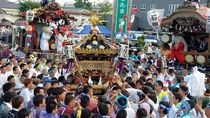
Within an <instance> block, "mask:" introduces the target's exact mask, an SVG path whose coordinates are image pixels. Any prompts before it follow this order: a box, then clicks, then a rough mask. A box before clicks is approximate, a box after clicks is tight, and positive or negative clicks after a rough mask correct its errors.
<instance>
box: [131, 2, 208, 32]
mask: <svg viewBox="0 0 210 118" xmlns="http://www.w3.org/2000/svg"><path fill="white" fill-rule="evenodd" d="M184 1H185V0H133V1H132V8H138V9H139V11H138V12H137V13H136V17H137V19H138V22H135V23H136V24H133V25H135V28H132V30H138V31H142V30H149V29H152V27H151V26H150V25H149V23H148V21H147V11H149V10H152V9H165V12H164V17H167V16H169V15H170V14H171V13H173V12H174V11H176V9H177V8H178V7H179V6H180V5H181V4H183V3H184ZM206 2H207V0H201V3H200V4H201V6H206Z"/></svg>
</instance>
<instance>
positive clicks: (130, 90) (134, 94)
mask: <svg viewBox="0 0 210 118" xmlns="http://www.w3.org/2000/svg"><path fill="white" fill-rule="evenodd" d="M126 90H127V91H128V93H129V95H130V98H131V99H132V100H134V101H135V102H136V103H138V101H139V96H138V95H137V92H142V91H141V90H138V89H134V88H127V89H126Z"/></svg>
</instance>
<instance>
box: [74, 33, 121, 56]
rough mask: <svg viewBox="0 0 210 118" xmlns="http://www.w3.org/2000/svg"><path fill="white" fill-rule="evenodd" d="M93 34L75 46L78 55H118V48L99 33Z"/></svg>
mask: <svg viewBox="0 0 210 118" xmlns="http://www.w3.org/2000/svg"><path fill="white" fill-rule="evenodd" d="M91 32H92V33H91V34H90V35H89V36H88V37H87V38H85V39H84V40H82V41H81V42H79V43H78V44H76V45H75V46H74V51H75V53H76V54H94V55H117V54H118V46H116V45H113V44H112V43H110V42H109V41H107V40H106V39H105V38H104V37H103V36H101V35H100V34H98V32H97V31H94V30H92V31H91Z"/></svg>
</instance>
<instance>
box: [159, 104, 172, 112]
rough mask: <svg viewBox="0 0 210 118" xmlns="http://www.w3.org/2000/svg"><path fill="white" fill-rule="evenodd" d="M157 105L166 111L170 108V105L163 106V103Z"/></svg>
mask: <svg viewBox="0 0 210 118" xmlns="http://www.w3.org/2000/svg"><path fill="white" fill-rule="evenodd" d="M159 106H160V107H161V108H163V109H164V110H166V111H167V113H168V112H169V110H170V107H167V106H165V105H163V104H159Z"/></svg>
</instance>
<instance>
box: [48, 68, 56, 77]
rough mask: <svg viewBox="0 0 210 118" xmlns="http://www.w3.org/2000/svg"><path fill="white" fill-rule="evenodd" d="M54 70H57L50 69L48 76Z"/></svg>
mask: <svg viewBox="0 0 210 118" xmlns="http://www.w3.org/2000/svg"><path fill="white" fill-rule="evenodd" d="M53 70H55V68H52V69H50V70H49V71H48V72H47V75H49V74H50V73H51V72H52V71H53Z"/></svg>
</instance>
